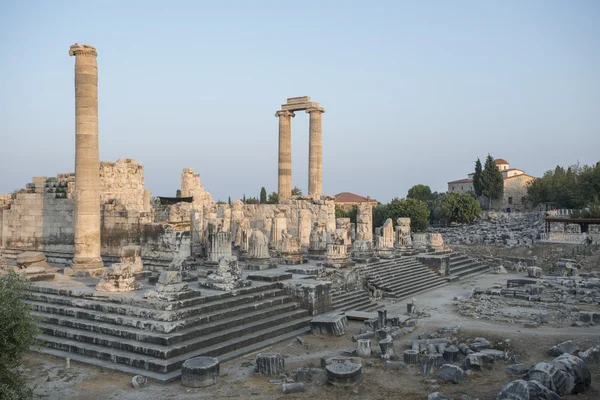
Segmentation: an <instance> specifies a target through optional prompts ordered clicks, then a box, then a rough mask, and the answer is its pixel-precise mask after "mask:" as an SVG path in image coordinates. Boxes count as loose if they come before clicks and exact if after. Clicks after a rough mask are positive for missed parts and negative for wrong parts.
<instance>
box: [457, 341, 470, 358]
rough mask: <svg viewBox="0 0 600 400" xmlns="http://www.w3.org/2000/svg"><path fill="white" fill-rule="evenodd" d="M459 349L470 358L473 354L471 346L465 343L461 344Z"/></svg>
mask: <svg viewBox="0 0 600 400" xmlns="http://www.w3.org/2000/svg"><path fill="white" fill-rule="evenodd" d="M458 349H459V350H460V352H461V353H463V354H464V355H465V356H468V355H469V354H471V353H472V352H473V350H471V349H470V348H469V346H467V345H466V344H465V343H461V344H459V345H458Z"/></svg>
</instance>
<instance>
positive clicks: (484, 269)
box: [458, 265, 490, 280]
mask: <svg viewBox="0 0 600 400" xmlns="http://www.w3.org/2000/svg"><path fill="white" fill-rule="evenodd" d="M489 270H490V268H489V267H488V266H487V265H481V266H480V267H479V268H473V269H470V270H468V271H465V272H463V273H462V274H461V275H458V276H459V279H461V280H464V279H469V278H472V277H474V276H478V275H481V274H485V273H486V272H489Z"/></svg>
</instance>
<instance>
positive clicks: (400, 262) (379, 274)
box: [362, 256, 446, 299]
mask: <svg viewBox="0 0 600 400" xmlns="http://www.w3.org/2000/svg"><path fill="white" fill-rule="evenodd" d="M362 268H363V273H364V275H365V278H366V280H367V282H368V283H370V284H371V285H373V286H375V287H376V288H378V289H380V290H382V291H383V293H384V295H385V296H386V297H393V298H397V299H402V298H405V297H409V296H413V295H415V294H418V293H422V292H426V291H428V290H431V289H435V288H438V287H440V286H444V285H446V280H445V279H444V278H442V277H440V276H439V275H437V274H436V273H435V272H432V271H430V270H429V268H428V267H427V266H425V265H424V264H422V263H421V262H419V261H417V259H416V258H415V257H414V256H407V257H401V258H395V259H391V260H383V261H379V262H376V263H373V264H369V265H367V266H365V267H362Z"/></svg>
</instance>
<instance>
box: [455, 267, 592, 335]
mask: <svg viewBox="0 0 600 400" xmlns="http://www.w3.org/2000/svg"><path fill="white" fill-rule="evenodd" d="M599 304H600V279H598V278H584V277H579V276H574V277H552V276H547V277H544V278H543V279H509V280H508V281H507V285H506V286H501V285H494V286H493V287H491V288H486V289H482V288H475V289H474V290H473V294H472V296H471V297H470V298H467V299H460V300H458V303H457V311H458V312H459V314H461V315H465V316H469V317H474V318H477V319H486V320H491V321H498V322H506V323H523V324H532V323H534V324H535V323H537V324H544V323H549V322H550V321H551V320H552V321H554V322H557V323H562V322H570V323H572V322H574V321H577V320H578V319H579V318H580V313H579V311H581V310H580V309H579V308H578V306H591V307H593V306H595V305H599ZM586 315H587V314H586ZM585 322H592V323H593V322H594V321H584V320H583V319H582V320H581V321H580V323H578V324H577V325H583V324H584V323H585Z"/></svg>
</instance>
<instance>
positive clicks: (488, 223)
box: [430, 212, 544, 247]
mask: <svg viewBox="0 0 600 400" xmlns="http://www.w3.org/2000/svg"><path fill="white" fill-rule="evenodd" d="M430 231H431V232H435V233H441V234H442V237H443V238H444V242H445V243H446V244H484V245H490V246H499V247H517V246H525V245H530V244H533V243H535V242H536V241H537V240H539V238H540V233H543V232H544V222H543V216H542V215H541V214H540V213H538V212H531V213H516V214H510V213H496V212H489V213H487V215H486V218H482V219H479V220H477V221H476V222H475V223H473V224H471V225H453V226H450V227H445V228H430Z"/></svg>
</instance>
